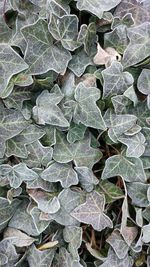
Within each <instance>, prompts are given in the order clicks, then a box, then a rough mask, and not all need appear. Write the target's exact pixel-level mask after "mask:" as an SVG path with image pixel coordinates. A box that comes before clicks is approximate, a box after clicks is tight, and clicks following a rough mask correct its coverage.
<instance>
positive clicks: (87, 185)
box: [75, 167, 99, 192]
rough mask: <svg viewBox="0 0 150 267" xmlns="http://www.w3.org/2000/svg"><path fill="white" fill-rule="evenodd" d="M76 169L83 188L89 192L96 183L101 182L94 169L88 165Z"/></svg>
mask: <svg viewBox="0 0 150 267" xmlns="http://www.w3.org/2000/svg"><path fill="white" fill-rule="evenodd" d="M75 170H76V172H77V173H78V179H79V182H80V183H81V186H82V188H83V189H85V190H86V191H87V192H91V191H92V190H93V188H94V185H96V184H98V182H99V180H98V179H97V178H96V176H95V175H94V174H93V171H92V170H90V169H89V168H87V167H75Z"/></svg>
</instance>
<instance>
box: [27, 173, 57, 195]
mask: <svg viewBox="0 0 150 267" xmlns="http://www.w3.org/2000/svg"><path fill="white" fill-rule="evenodd" d="M34 170H36V172H37V171H39V174H40V172H41V169H34ZM26 185H27V188H28V189H39V188H40V189H42V190H44V191H46V192H56V187H55V185H54V184H53V183H50V182H48V181H44V180H43V179H41V177H40V175H39V176H38V177H37V179H34V180H32V181H26Z"/></svg>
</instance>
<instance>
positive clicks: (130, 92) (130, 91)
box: [124, 85, 138, 107]
mask: <svg viewBox="0 0 150 267" xmlns="http://www.w3.org/2000/svg"><path fill="white" fill-rule="evenodd" d="M124 96H125V97H127V98H128V99H129V100H131V101H132V102H133V104H134V107H135V106H136V105H137V104H138V97H137V94H136V92H135V89H134V87H133V85H131V86H130V87H129V88H128V89H127V90H126V91H125V92H124Z"/></svg>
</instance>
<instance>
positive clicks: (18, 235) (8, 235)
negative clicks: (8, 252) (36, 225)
mask: <svg viewBox="0 0 150 267" xmlns="http://www.w3.org/2000/svg"><path fill="white" fill-rule="evenodd" d="M4 239H5V240H9V241H11V243H12V244H13V245H15V246H17V247H27V246H30V245H31V244H32V243H33V242H34V241H35V238H33V237H30V236H28V235H26V234H24V233H23V232H21V231H20V230H18V229H15V228H11V227H8V228H7V229H6V230H5V232H4Z"/></svg>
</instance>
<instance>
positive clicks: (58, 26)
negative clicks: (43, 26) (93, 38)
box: [48, 15, 81, 51]
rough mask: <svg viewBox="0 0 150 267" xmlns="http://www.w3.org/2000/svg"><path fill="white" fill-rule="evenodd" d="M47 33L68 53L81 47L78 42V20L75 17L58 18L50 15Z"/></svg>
mask: <svg viewBox="0 0 150 267" xmlns="http://www.w3.org/2000/svg"><path fill="white" fill-rule="evenodd" d="M48 28H49V31H50V33H51V34H52V36H53V37H54V39H56V40H57V41H60V42H61V44H62V46H63V47H64V48H65V49H67V50H70V51H74V50H75V49H76V48H77V47H79V46H80V45H81V43H80V42H78V40H77V37H78V18H77V16H76V15H64V16H62V17H60V18H59V17H58V16H55V15H52V17H51V19H50V23H49V25H48Z"/></svg>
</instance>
